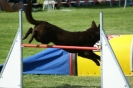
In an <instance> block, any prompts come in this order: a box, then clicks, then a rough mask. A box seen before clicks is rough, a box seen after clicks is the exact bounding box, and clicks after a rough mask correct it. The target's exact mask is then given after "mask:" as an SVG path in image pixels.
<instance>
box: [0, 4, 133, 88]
mask: <svg viewBox="0 0 133 88" xmlns="http://www.w3.org/2000/svg"><path fill="white" fill-rule="evenodd" d="M100 12H103V15H104V19H103V21H104V30H105V32H106V33H107V34H133V17H132V16H133V7H132V6H131V7H127V8H126V9H124V8H123V6H122V7H118V6H116V5H113V6H112V7H110V6H107V5H105V4H102V5H97V6H96V5H95V6H86V7H71V8H64V7H61V9H58V10H57V9H55V10H51V11H46V10H45V11H36V12H33V17H34V18H35V19H37V20H45V21H48V22H50V23H52V24H54V25H57V26H59V27H61V28H63V29H65V30H68V31H84V30H86V29H87V28H89V27H90V25H91V22H92V21H95V22H96V24H97V25H98V24H99V23H100V18H99V13H100ZM18 27H19V15H18V12H14V13H9V12H4V11H1V12H0V64H2V63H4V61H5V58H6V56H7V54H8V51H9V49H10V46H11V44H12V42H13V39H14V37H15V34H16V32H17V29H18ZM29 27H33V25H31V24H29V23H28V22H27V20H26V18H25V14H24V12H23V35H24V34H25V32H26V31H27V30H28V28H29ZM125 42H126V41H125ZM23 43H28V39H26V40H24V41H23ZM32 44H39V43H38V42H36V41H35V40H34V41H33V42H32ZM42 50H43V49H33V48H23V57H27V56H30V55H34V54H36V53H38V52H40V51H42ZM16 54H17V53H16ZM127 79H128V81H129V84H130V85H131V88H133V81H132V80H133V77H127ZM23 86H24V88H100V77H88V76H87V77H86V76H84V77H78V76H62V75H23Z"/></svg>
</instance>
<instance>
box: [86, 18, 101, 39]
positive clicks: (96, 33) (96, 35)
mask: <svg viewBox="0 0 133 88" xmlns="http://www.w3.org/2000/svg"><path fill="white" fill-rule="evenodd" d="M86 31H87V32H88V35H91V37H92V38H93V39H95V40H96V41H98V40H100V24H99V25H98V26H97V25H96V23H95V22H94V21H92V24H91V27H90V28H89V29H87V30H86Z"/></svg>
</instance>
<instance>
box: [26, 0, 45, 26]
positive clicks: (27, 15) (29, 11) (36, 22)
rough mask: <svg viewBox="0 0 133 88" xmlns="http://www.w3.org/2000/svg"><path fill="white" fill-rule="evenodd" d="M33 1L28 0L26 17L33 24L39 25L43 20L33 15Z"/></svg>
mask: <svg viewBox="0 0 133 88" xmlns="http://www.w3.org/2000/svg"><path fill="white" fill-rule="evenodd" d="M31 12H32V2H30V0H27V7H26V11H25V15H26V19H27V21H28V22H29V23H31V24H33V25H38V24H40V23H41V22H42V21H37V20H35V19H34V18H33V17H32V13H31Z"/></svg>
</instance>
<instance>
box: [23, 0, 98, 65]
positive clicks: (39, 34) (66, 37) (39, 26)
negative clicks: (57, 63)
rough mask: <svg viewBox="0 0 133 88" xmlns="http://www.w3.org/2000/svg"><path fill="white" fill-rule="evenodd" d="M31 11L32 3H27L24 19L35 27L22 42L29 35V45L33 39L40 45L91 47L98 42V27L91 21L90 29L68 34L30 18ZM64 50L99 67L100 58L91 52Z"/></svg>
mask: <svg viewBox="0 0 133 88" xmlns="http://www.w3.org/2000/svg"><path fill="white" fill-rule="evenodd" d="M31 10H32V3H31V2H30V1H28V5H27V8H26V12H25V15H26V19H27V21H28V22H29V23H30V24H33V25H35V26H34V28H29V30H28V31H27V33H26V34H25V36H24V37H23V40H24V39H26V38H27V37H28V36H29V35H30V34H31V38H30V39H29V43H31V42H32V40H33V39H35V40H36V41H37V42H40V43H42V44H49V43H50V42H53V43H54V44H56V45H66V46H89V47H93V46H94V44H95V43H96V42H97V41H99V40H100V25H99V26H98V27H97V25H96V23H95V22H94V21H92V24H91V27H90V28H88V29H87V30H86V31H79V32H69V31H67V30H63V29H62V28H60V27H57V26H55V25H53V24H50V23H48V22H46V21H38V20H35V19H34V18H33V17H32V13H31ZM64 50H65V51H67V52H70V53H77V54H78V55H79V56H81V57H85V58H88V59H91V60H93V61H94V62H95V63H96V65H97V66H100V56H99V55H97V54H95V53H94V52H93V50H70V49H64Z"/></svg>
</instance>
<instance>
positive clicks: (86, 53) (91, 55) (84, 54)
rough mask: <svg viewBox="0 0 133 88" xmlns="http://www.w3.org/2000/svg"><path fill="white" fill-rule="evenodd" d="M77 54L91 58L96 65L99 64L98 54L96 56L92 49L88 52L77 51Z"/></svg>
mask: <svg viewBox="0 0 133 88" xmlns="http://www.w3.org/2000/svg"><path fill="white" fill-rule="evenodd" d="M78 55H79V56H81V57H84V58H88V59H91V60H93V61H94V62H95V63H96V65H97V66H100V62H99V61H100V56H98V55H97V54H95V53H94V52H93V51H90V52H84V53H78Z"/></svg>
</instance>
